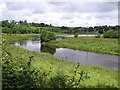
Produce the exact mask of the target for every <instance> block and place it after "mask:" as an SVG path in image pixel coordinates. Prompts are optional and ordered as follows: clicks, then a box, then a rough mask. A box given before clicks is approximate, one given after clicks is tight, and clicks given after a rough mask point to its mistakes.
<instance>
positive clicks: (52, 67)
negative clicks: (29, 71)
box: [3, 35, 118, 88]
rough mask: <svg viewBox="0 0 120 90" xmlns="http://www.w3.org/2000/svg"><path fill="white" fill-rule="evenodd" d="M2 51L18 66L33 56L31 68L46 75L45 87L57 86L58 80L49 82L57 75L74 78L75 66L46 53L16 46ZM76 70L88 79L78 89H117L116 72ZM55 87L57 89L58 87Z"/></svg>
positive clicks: (83, 66)
mask: <svg viewBox="0 0 120 90" xmlns="http://www.w3.org/2000/svg"><path fill="white" fill-rule="evenodd" d="M30 36H31V35H30ZM15 37H16V38H15ZM26 37H29V35H17V36H15V35H13V36H6V35H4V36H3V39H6V40H8V38H9V40H10V41H16V40H22V39H25V38H26ZM10 41H7V42H8V43H9V42H10ZM75 41H76V40H75ZM4 49H5V50H6V51H8V52H9V53H10V54H11V55H12V59H13V60H14V61H15V62H16V65H17V64H19V60H20V59H21V58H22V60H24V61H25V62H27V61H29V57H30V56H33V59H32V67H34V68H35V70H41V72H44V73H46V74H47V78H46V82H48V83H47V84H46V86H45V87H50V86H49V85H50V84H51V83H52V84H53V85H54V86H55V85H57V84H59V82H57V81H59V80H56V79H55V80H54V83H53V82H51V77H52V78H55V77H58V74H59V76H61V77H65V76H70V77H73V76H74V72H75V68H76V66H77V65H76V64H74V63H72V62H67V61H62V60H60V59H58V58H55V57H54V56H52V55H51V54H48V53H41V52H33V51H28V50H26V49H23V48H20V47H16V46H9V45H5V48H4ZM3 58H4V57H3ZM77 70H78V72H82V71H84V72H86V74H87V76H89V78H87V79H86V78H85V79H84V81H81V82H80V84H79V85H78V87H87V88H89V87H92V88H97V87H109V88H111V87H113V88H118V71H115V70H111V69H107V68H103V67H97V66H87V65H86V66H85V65H80V66H79V67H78V69H77ZM76 78H78V75H77V76H76ZM67 80H68V79H67ZM65 82H66V83H67V82H68V81H65ZM75 82H76V81H74V82H73V83H75ZM57 87H59V85H58V86H57Z"/></svg>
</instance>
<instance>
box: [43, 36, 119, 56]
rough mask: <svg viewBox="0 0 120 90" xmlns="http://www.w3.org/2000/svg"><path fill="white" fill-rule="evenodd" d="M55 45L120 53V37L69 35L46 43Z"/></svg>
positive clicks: (105, 52) (98, 51)
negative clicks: (119, 43)
mask: <svg viewBox="0 0 120 90" xmlns="http://www.w3.org/2000/svg"><path fill="white" fill-rule="evenodd" d="M45 44H47V45H53V46H56V47H66V48H72V49H77V50H83V51H91V52H97V53H103V54H114V55H120V52H119V49H118V39H111V38H103V37H101V38H95V37H78V38H73V37H67V38H65V39H62V40H59V41H51V42H49V43H44V45H45Z"/></svg>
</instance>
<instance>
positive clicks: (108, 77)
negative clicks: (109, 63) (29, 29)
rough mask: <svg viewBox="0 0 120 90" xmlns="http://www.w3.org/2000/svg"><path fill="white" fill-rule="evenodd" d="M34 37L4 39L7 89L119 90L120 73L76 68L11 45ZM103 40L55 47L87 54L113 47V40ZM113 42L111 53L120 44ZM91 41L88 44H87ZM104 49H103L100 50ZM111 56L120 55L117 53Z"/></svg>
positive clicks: (78, 39)
mask: <svg viewBox="0 0 120 90" xmlns="http://www.w3.org/2000/svg"><path fill="white" fill-rule="evenodd" d="M31 36H34V34H33V35H32V34H31V35H29V34H24V35H10V36H9V35H3V46H2V47H3V57H2V65H3V88H15V87H16V88H90V87H91V88H103V87H104V88H118V71H115V70H112V69H107V68H103V67H98V66H87V65H81V64H79V63H78V64H77V65H76V64H74V63H72V62H68V61H62V60H60V59H58V58H56V57H54V56H53V55H51V54H49V53H42V52H33V51H29V50H26V49H23V48H20V47H16V46H10V45H9V43H10V42H13V41H21V40H23V39H26V38H29V37H31ZM73 39H74V40H73ZM93 40H95V43H94V41H93ZM101 40H103V39H102V38H100V39H93V37H90V38H89V39H87V38H85V37H79V38H66V39H64V40H62V41H57V42H54V43H53V42H51V44H54V45H55V44H56V46H65V47H68V48H75V49H81V48H83V47H84V48H83V50H84V49H85V48H86V50H88V49H90V50H92V48H96V47H98V45H99V44H100V43H101V44H102V45H104V46H106V45H107V46H108V45H109V47H110V44H108V43H109V42H110V41H109V39H105V40H103V42H99V41H101ZM112 40H113V41H114V44H113V46H111V49H110V50H113V49H112V48H113V47H116V48H117V45H116V44H117V40H114V39H112ZM70 41H72V42H70ZM87 41H88V44H87V43H85V42H87ZM81 42H82V43H83V44H82V43H81ZM74 43H75V44H74ZM80 43H81V44H80ZM96 43H97V45H95V44H96ZM87 45H88V47H87ZM92 45H94V47H93V46H92ZM91 46H92V47H91ZM107 46H106V47H105V48H107ZM100 48H101V46H99V47H98V49H100ZM105 48H104V49H105ZM98 49H97V48H96V49H95V50H98ZM93 50H94V49H93ZM106 51H107V50H106ZM107 52H108V51H107ZM111 52H112V54H113V53H114V54H117V52H116V51H111Z"/></svg>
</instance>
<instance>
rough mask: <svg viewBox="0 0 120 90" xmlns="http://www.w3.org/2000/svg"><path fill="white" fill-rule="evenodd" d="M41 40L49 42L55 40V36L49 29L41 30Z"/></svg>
mask: <svg viewBox="0 0 120 90" xmlns="http://www.w3.org/2000/svg"><path fill="white" fill-rule="evenodd" d="M40 40H41V42H49V41H51V40H56V36H55V34H54V33H53V32H50V31H42V33H41V35H40Z"/></svg>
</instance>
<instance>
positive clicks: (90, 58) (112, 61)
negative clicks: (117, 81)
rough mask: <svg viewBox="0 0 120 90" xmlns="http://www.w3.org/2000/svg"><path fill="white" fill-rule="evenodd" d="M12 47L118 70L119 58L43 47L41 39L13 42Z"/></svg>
mask: <svg viewBox="0 0 120 90" xmlns="http://www.w3.org/2000/svg"><path fill="white" fill-rule="evenodd" d="M11 45H15V46H20V47H22V48H25V49H28V50H31V51H36V52H47V53H51V54H53V55H54V56H56V57H59V58H61V59H62V60H68V61H72V62H74V63H78V62H79V63H80V64H85V65H97V66H103V67H108V68H115V69H118V56H114V55H105V54H98V53H93V52H86V51H79V50H73V49H68V48H55V47H54V46H43V45H41V43H40V40H39V37H37V38H30V39H27V40H23V41H22V42H12V43H11Z"/></svg>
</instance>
